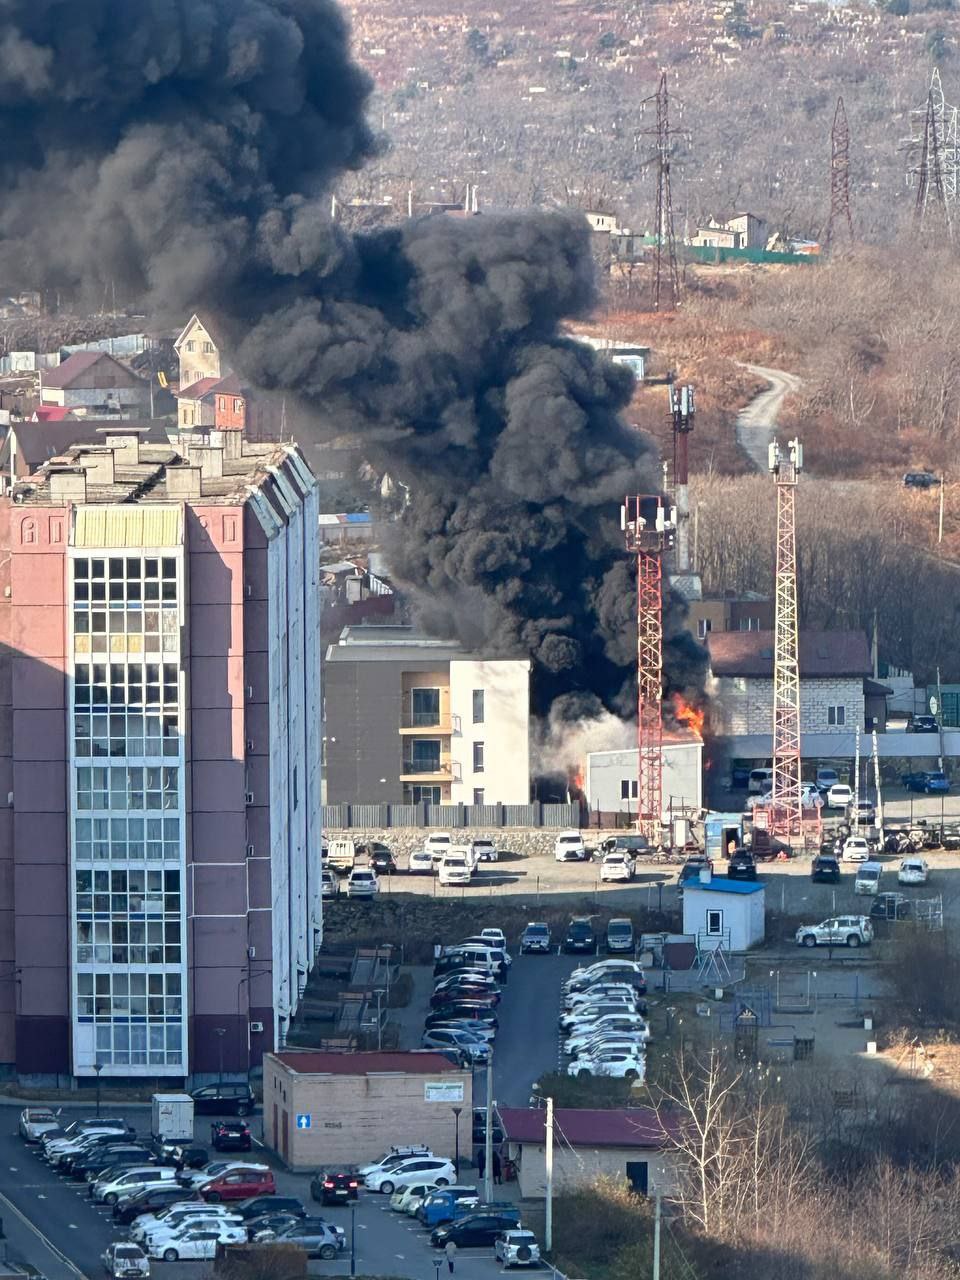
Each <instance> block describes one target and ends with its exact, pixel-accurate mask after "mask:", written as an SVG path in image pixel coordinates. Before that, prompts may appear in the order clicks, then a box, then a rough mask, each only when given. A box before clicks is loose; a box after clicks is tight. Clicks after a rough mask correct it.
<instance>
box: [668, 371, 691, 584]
mask: <svg viewBox="0 0 960 1280" xmlns="http://www.w3.org/2000/svg"><path fill="white" fill-rule="evenodd" d="M668 390H669V392H670V421H671V425H672V426H673V486H674V490H673V491H674V496H675V499H676V503H677V556H676V568H677V573H689V572H690V490H689V471H690V468H689V461H688V454H689V440H690V435H691V433H692V431H693V425H694V419H695V417H696V407H695V405H694V402H693V387H692V386H691V385H690V384H689V383H686V384H684V385H682V386H676V385H675V384H674V383H672V382H671V383H670V384H669V387H668Z"/></svg>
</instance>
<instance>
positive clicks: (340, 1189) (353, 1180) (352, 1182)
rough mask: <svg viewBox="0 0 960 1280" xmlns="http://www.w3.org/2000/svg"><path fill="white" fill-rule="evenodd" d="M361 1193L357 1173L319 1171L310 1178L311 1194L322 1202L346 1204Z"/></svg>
mask: <svg viewBox="0 0 960 1280" xmlns="http://www.w3.org/2000/svg"><path fill="white" fill-rule="evenodd" d="M359 1194H360V1179H359V1178H358V1177H357V1175H356V1174H355V1173H318V1174H315V1175H314V1177H312V1178H311V1179H310V1195H311V1196H312V1197H313V1199H314V1200H319V1201H320V1203H321V1204H346V1203H347V1201H348V1200H356V1199H357V1198H358V1196H359Z"/></svg>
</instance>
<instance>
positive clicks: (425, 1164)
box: [363, 1156, 457, 1196]
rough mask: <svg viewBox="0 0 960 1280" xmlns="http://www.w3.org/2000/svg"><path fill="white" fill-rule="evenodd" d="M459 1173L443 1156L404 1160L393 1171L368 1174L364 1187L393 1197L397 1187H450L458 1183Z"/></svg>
mask: <svg viewBox="0 0 960 1280" xmlns="http://www.w3.org/2000/svg"><path fill="white" fill-rule="evenodd" d="M456 1177H457V1171H456V1169H455V1168H454V1167H453V1162H452V1161H450V1160H445V1159H444V1158H443V1157H442V1156H420V1157H415V1158H414V1159H412V1160H404V1161H402V1162H401V1163H400V1164H398V1165H397V1166H396V1167H395V1168H393V1169H382V1170H381V1171H380V1172H379V1173H368V1174H367V1176H366V1177H365V1178H364V1180H363V1185H364V1186H365V1187H366V1188H367V1190H368V1191H380V1192H382V1193H383V1194H384V1195H385V1196H392V1195H393V1193H394V1191H396V1189H397V1187H409V1186H412V1185H413V1183H415V1182H435V1183H436V1184H437V1186H438V1187H446V1186H449V1185H450V1183H451V1182H454V1181H456Z"/></svg>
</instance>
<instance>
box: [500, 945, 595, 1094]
mask: <svg viewBox="0 0 960 1280" xmlns="http://www.w3.org/2000/svg"><path fill="white" fill-rule="evenodd" d="M513 946H514V951H519V947H517V946H516V944H513ZM592 959H593V957H592V956H586V957H584V956H566V955H557V954H556V952H555V951H554V953H553V954H552V955H526V956H521V955H518V954H514V959H513V965H512V967H511V970H510V979H509V981H508V983H507V985H506V986H505V987H504V988H503V992H502V999H501V1002H500V1007H499V1009H498V1016H499V1018H500V1029H499V1031H498V1033H497V1042H496V1049H495V1051H494V1058H493V1084H494V1097H495V1098H496V1100H497V1102H498V1103H500V1105H501V1106H504V1107H525V1106H526V1105H527V1103H528V1101H529V1099H530V1093H531V1086H532V1085H533V1084H534V1082H535V1081H537V1080H539V1078H540V1076H541V1075H543V1074H544V1073H545V1072H548V1071H556V1069H557V1061H558V1034H557V1019H558V1018H559V1016H560V986H561V984H562V982H563V981H564V979H565V978H566V977H567V976H568V975H569V974H570V973H571V971H572V970H573V969H575V968H576V967H577V966H578V965H582V964H589V963H590V962H591V960H592ZM477 1084H478V1086H479V1087H478V1089H477V1091H476V1092H477V1096H478V1098H479V1100H480V1101H482V1100H483V1097H484V1092H483V1088H484V1086H483V1080H482V1075H479V1074H478V1079H477Z"/></svg>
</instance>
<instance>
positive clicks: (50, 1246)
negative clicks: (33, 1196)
mask: <svg viewBox="0 0 960 1280" xmlns="http://www.w3.org/2000/svg"><path fill="white" fill-rule="evenodd" d="M46 1198H47V1197H46V1196H38V1197H37V1199H38V1200H46ZM0 1201H2V1202H3V1203H4V1204H5V1205H6V1206H7V1208H8V1209H9V1210H10V1212H11V1213H13V1214H14V1215H15V1216H16V1217H18V1218H19V1219H20V1221H21V1222H22V1223H23V1225H24V1226H25V1227H26V1228H27V1230H28V1231H32V1232H33V1234H34V1235H35V1236H36V1237H37V1239H38V1240H40V1241H42V1243H43V1244H44V1245H46V1247H47V1248H48V1249H49V1250H50V1252H51V1253H52V1254H53V1255H54V1257H55V1258H59V1260H60V1261H61V1262H62V1263H63V1265H64V1266H65V1267H67V1268H68V1269H69V1270H70V1271H72V1272H73V1274H74V1275H75V1276H78V1277H79V1280H87V1277H86V1276H85V1275H84V1273H83V1272H82V1271H81V1270H80V1268H79V1267H78V1266H76V1264H75V1263H73V1262H71V1261H70V1259H69V1258H68V1257H67V1255H66V1254H65V1253H63V1252H62V1251H61V1250H60V1249H58V1248H57V1246H56V1245H55V1244H54V1243H53V1241H52V1240H51V1239H49V1237H47V1236H45V1235H44V1234H43V1232H42V1231H41V1230H40V1228H39V1227H37V1226H36V1225H35V1224H34V1223H33V1222H31V1221H30V1219H29V1218H28V1217H27V1215H26V1214H25V1213H22V1212H21V1211H20V1210H19V1209H18V1208H17V1206H16V1205H15V1204H14V1203H13V1201H12V1200H11V1199H9V1197H8V1196H5V1195H4V1194H3V1192H0Z"/></svg>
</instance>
